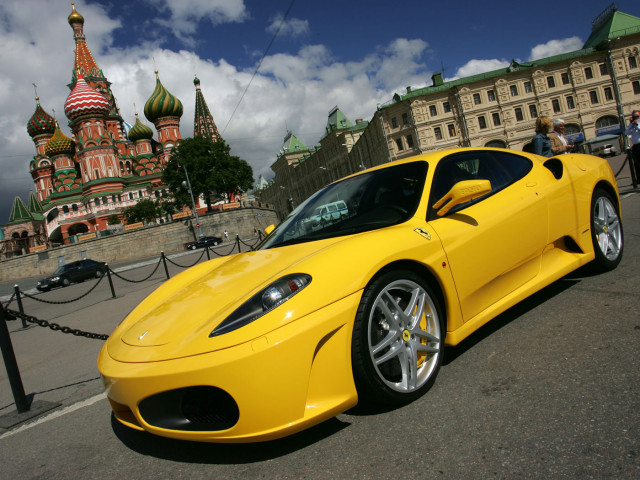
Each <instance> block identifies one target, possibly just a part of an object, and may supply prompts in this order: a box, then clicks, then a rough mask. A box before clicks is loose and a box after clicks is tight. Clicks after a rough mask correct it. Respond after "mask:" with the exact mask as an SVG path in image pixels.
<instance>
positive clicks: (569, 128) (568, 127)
mask: <svg viewBox="0 0 640 480" xmlns="http://www.w3.org/2000/svg"><path fill="white" fill-rule="evenodd" d="M576 133H580V127H579V126H578V125H576V124H575V123H567V124H565V126H564V134H565V135H574V134H576Z"/></svg>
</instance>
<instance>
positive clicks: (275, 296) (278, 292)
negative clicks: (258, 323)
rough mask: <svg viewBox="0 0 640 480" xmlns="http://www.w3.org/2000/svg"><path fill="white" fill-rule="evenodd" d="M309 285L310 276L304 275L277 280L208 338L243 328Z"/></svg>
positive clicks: (238, 310)
mask: <svg viewBox="0 0 640 480" xmlns="http://www.w3.org/2000/svg"><path fill="white" fill-rule="evenodd" d="M310 283H311V276H310V275H307V274H304V273H293V274H291V275H285V276H284V277H282V278H279V279H278V280H276V281H275V282H272V283H270V284H269V285H267V286H266V287H265V288H263V289H262V290H260V291H259V292H258V293H256V294H255V295H254V296H252V297H251V298H250V299H249V300H247V301H246V302H244V303H243V304H242V305H240V306H239V307H238V308H237V309H236V310H235V311H234V312H233V313H232V314H231V315H229V316H228V317H227V318H225V319H224V321H223V322H222V323H221V324H220V325H218V326H217V327H216V328H214V329H213V331H212V332H211V333H210V334H209V337H216V336H218V335H222V334H225V333H229V332H232V331H233V330H236V329H238V328H240V327H244V326H245V325H247V324H249V323H251V322H253V321H254V320H257V319H258V318H260V317H261V316H263V315H264V314H266V313H268V312H270V311H271V310H273V309H274V308H276V307H278V306H279V305H282V304H283V303H284V302H286V301H287V300H289V299H290V298H291V297H293V296H294V295H295V294H297V293H298V292H300V291H301V290H302V289H303V288H304V287H306V286H307V285H309V284H310Z"/></svg>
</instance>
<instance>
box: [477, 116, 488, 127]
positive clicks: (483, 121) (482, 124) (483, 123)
mask: <svg viewBox="0 0 640 480" xmlns="http://www.w3.org/2000/svg"><path fill="white" fill-rule="evenodd" d="M478 125H479V126H480V128H481V129H483V128H487V120H486V119H485V118H484V115H480V116H479V117H478Z"/></svg>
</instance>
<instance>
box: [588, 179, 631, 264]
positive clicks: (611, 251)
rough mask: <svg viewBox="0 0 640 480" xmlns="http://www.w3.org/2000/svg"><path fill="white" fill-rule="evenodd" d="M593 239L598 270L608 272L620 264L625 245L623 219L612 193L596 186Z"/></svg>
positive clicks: (592, 216)
mask: <svg viewBox="0 0 640 480" xmlns="http://www.w3.org/2000/svg"><path fill="white" fill-rule="evenodd" d="M591 240H592V242H593V249H594V251H595V255H596V258H595V259H594V261H593V265H594V267H595V269H596V270H598V271H601V272H607V271H609V270H613V269H614V268H616V267H617V266H618V264H619V263H620V260H621V259H622V250H623V247H624V240H623V232H622V221H621V220H620V214H619V212H618V208H617V202H616V201H615V200H614V199H613V197H612V196H611V194H610V193H609V192H607V191H606V190H603V189H601V188H596V189H595V190H594V191H593V196H592V197H591Z"/></svg>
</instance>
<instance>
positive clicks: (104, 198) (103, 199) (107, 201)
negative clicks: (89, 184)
mask: <svg viewBox="0 0 640 480" xmlns="http://www.w3.org/2000/svg"><path fill="white" fill-rule="evenodd" d="M102 203H104V204H105V205H106V204H107V203H109V200H108V199H107V197H102Z"/></svg>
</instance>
